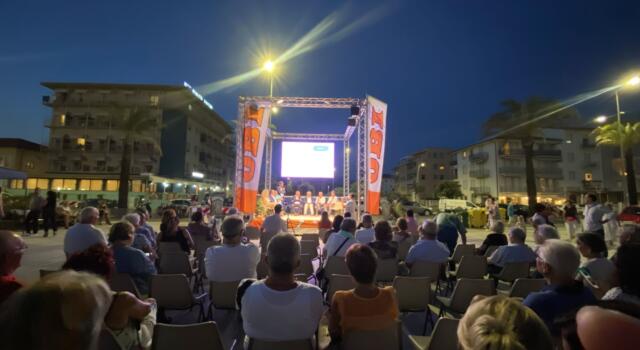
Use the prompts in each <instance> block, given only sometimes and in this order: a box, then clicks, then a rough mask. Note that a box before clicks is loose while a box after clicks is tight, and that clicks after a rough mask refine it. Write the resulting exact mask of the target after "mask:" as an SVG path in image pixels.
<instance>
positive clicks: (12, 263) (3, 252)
mask: <svg viewBox="0 0 640 350" xmlns="http://www.w3.org/2000/svg"><path fill="white" fill-rule="evenodd" d="M26 249H27V245H26V244H25V243H24V241H23V240H22V238H20V236H18V235H17V234H15V233H13V232H10V231H0V305H2V303H3V302H4V301H5V300H7V299H8V298H9V296H11V294H13V293H14V292H15V291H17V290H18V289H20V288H22V287H23V285H22V283H20V282H18V281H17V280H16V277H15V276H14V275H13V273H14V272H15V271H16V270H17V269H18V267H20V261H21V260H22V254H24V251H25V250H26Z"/></svg>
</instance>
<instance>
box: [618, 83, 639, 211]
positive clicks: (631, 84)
mask: <svg viewBox="0 0 640 350" xmlns="http://www.w3.org/2000/svg"><path fill="white" fill-rule="evenodd" d="M638 84H640V76H638V75H635V76H633V77H631V78H630V79H629V80H627V81H626V82H624V83H623V84H621V85H620V87H618V88H617V89H616V90H615V94H616V117H617V119H618V136H619V137H620V159H621V160H622V168H623V171H624V173H626V172H627V162H626V159H625V158H624V146H623V145H622V121H621V118H620V115H621V114H622V113H621V112H620V97H619V96H618V92H619V91H620V89H622V88H624V87H633V86H637V85H638ZM625 181H628V180H627V179H626V177H625ZM627 185H628V184H627ZM623 193H624V191H623ZM626 195H627V202H628V199H629V193H627V194H626Z"/></svg>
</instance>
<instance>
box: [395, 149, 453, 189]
mask: <svg viewBox="0 0 640 350" xmlns="http://www.w3.org/2000/svg"><path fill="white" fill-rule="evenodd" d="M454 164H455V154H453V153H452V150H451V149H449V148H434V147H431V148H425V149H423V150H421V151H418V152H416V153H414V154H412V155H410V156H407V157H404V158H402V159H401V160H400V162H399V163H398V164H397V165H396V167H395V168H394V174H393V175H394V187H393V188H394V191H395V192H397V193H398V194H400V195H404V196H408V197H413V198H415V199H416V200H419V199H435V198H436V195H435V192H436V189H437V188H438V186H439V185H440V183H442V182H444V181H452V180H455V167H454Z"/></svg>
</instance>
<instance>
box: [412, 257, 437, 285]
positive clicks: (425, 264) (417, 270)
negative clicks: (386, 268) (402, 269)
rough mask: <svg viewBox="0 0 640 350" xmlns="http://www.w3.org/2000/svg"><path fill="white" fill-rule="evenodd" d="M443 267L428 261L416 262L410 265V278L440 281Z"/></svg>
mask: <svg viewBox="0 0 640 350" xmlns="http://www.w3.org/2000/svg"><path fill="white" fill-rule="evenodd" d="M443 269H444V265H443V264H440V263H435V262H430V261H416V262H415V263H413V265H411V272H410V276H412V277H429V279H431V282H435V281H437V280H438V279H440V276H441V275H442V271H443Z"/></svg>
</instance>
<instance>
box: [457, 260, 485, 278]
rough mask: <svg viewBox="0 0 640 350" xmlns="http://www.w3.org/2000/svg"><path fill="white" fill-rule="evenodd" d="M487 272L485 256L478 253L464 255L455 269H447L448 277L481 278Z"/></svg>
mask: <svg viewBox="0 0 640 350" xmlns="http://www.w3.org/2000/svg"><path fill="white" fill-rule="evenodd" d="M486 274H487V258H485V257H484V256H480V255H465V256H464V257H463V258H462V260H460V265H458V269H457V270H455V271H449V277H451V278H452V279H453V280H455V279H456V278H483V277H484V276H485V275H486Z"/></svg>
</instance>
